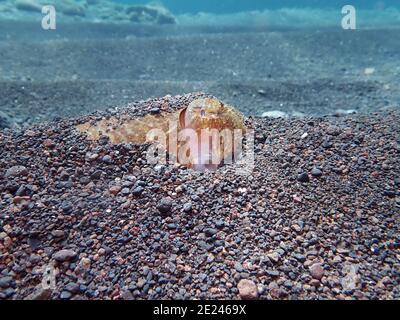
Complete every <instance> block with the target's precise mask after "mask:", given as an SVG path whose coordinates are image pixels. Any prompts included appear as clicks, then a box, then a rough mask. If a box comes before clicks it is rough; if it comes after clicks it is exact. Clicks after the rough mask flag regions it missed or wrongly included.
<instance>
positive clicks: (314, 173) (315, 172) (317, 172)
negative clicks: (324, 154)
mask: <svg viewBox="0 0 400 320" xmlns="http://www.w3.org/2000/svg"><path fill="white" fill-rule="evenodd" d="M311 174H312V176H313V177H316V178H318V177H321V176H322V171H321V170H320V169H318V168H314V169H312V171H311Z"/></svg>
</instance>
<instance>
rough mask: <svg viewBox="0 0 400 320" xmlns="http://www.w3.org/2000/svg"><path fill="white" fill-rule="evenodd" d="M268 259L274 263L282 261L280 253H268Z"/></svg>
mask: <svg viewBox="0 0 400 320" xmlns="http://www.w3.org/2000/svg"><path fill="white" fill-rule="evenodd" d="M267 257H268V258H269V259H270V260H271V261H273V262H274V263H277V262H279V259H280V255H279V253H278V252H272V253H268V254H267Z"/></svg>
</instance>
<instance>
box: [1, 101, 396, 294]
mask: <svg viewBox="0 0 400 320" xmlns="http://www.w3.org/2000/svg"><path fill="white" fill-rule="evenodd" d="M201 96H202V95H201V94H189V95H185V96H176V97H171V96H166V97H164V98H160V99H154V100H147V101H141V102H138V103H133V104H131V105H129V106H128V107H127V108H126V109H123V110H119V111H118V112H122V113H127V114H131V115H143V114H146V113H147V112H155V110H171V109H177V108H182V107H183V106H184V105H187V104H188V103H189V102H190V101H192V100H194V99H196V98H199V97H201ZM115 112H117V111H114V110H109V111H107V112H104V113H100V112H98V113H95V114H93V115H90V116H86V117H82V118H79V119H74V120H60V121H57V122H52V123H48V124H41V125H37V126H32V127H30V128H29V129H27V130H25V131H23V132H19V131H13V130H4V131H2V132H0V152H1V158H0V193H1V199H0V223H1V224H0V252H1V254H0V272H1V273H0V298H1V299H44V298H51V299H128V300H129V299H161V298H163V299H195V298H196V299H206V298H207V299H227V298H229V299H239V298H242V299H348V298H353V299H376V298H379V299H384V298H389V299H399V298H400V289H399V288H400V286H399V279H400V277H399V259H400V251H399V249H400V233H399V205H400V198H399V184H400V177H399V168H400V166H399V164H400V163H399V150H400V149H399V126H398V124H399V120H400V115H399V113H398V112H393V113H386V114H383V113H382V114H370V115H357V116H355V115H352V116H348V117H343V118H305V119H258V118H257V119H254V118H251V119H248V124H249V126H252V127H254V129H255V167H254V170H253V172H252V174H251V175H250V176H240V175H235V171H234V170H231V169H230V168H225V169H221V170H219V171H217V172H214V173H210V172H208V173H199V172H195V171H192V170H189V169H186V168H183V167H180V166H175V165H162V166H154V165H152V166H150V165H148V164H147V163H146V161H145V151H146V149H147V146H133V145H111V144H110V143H109V142H108V141H107V140H106V139H101V140H100V141H98V142H90V141H88V140H86V138H85V136H84V135H81V134H79V133H78V132H77V131H76V130H75V129H74V127H75V125H77V124H80V123H84V122H86V121H88V120H90V119H93V120H94V119H99V118H101V117H104V116H110V115H111V114H113V113H114V114H115ZM306 176H307V178H306ZM46 268H47V269H48V268H50V269H51V268H53V269H52V270H53V271H52V273H50V274H54V275H55V286H54V287H52V288H50V289H49V288H43V287H42V286H41V283H42V281H43V278H44V276H47V275H46V274H45V270H46Z"/></svg>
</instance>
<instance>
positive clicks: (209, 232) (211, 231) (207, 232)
mask: <svg viewBox="0 0 400 320" xmlns="http://www.w3.org/2000/svg"><path fill="white" fill-rule="evenodd" d="M204 233H205V235H206V236H207V237H212V236H215V235H216V234H217V233H218V230H217V229H214V228H206V229H204Z"/></svg>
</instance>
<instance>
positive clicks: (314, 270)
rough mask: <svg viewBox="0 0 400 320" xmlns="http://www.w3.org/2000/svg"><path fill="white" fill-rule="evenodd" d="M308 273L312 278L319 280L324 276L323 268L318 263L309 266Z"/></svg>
mask: <svg viewBox="0 0 400 320" xmlns="http://www.w3.org/2000/svg"><path fill="white" fill-rule="evenodd" d="M310 274H311V276H312V277H313V278H314V279H317V280H321V279H322V277H323V276H324V268H323V267H322V265H321V264H320V263H314V264H313V265H312V266H311V267H310Z"/></svg>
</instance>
